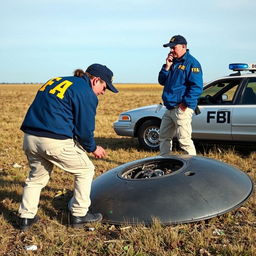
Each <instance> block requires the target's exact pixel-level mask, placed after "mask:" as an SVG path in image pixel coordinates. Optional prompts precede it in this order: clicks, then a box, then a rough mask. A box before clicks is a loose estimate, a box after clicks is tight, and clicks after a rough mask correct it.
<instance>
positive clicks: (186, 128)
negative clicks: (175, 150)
mask: <svg viewBox="0 0 256 256" xmlns="http://www.w3.org/2000/svg"><path fill="white" fill-rule="evenodd" d="M193 113H194V110H193V109H191V108H186V110H185V111H182V110H181V109H180V108H178V107H176V108H174V109H171V110H166V112H165V113H164V115H163V117H162V122H161V126H160V135H159V141H160V155H161V156H168V155H169V154H170V151H171V150H172V139H173V137H174V136H175V135H176V136H177V139H178V141H179V143H180V147H181V148H182V149H183V150H184V151H185V152H186V153H187V154H189V155H196V150H195V146H194V143H193V141H192V139H191V133H192V126H191V122H192V115H193Z"/></svg>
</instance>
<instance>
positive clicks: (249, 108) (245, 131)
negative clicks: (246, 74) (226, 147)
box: [232, 77, 256, 142]
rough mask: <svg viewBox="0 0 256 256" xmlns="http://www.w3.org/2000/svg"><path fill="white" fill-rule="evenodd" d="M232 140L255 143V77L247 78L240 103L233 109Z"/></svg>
mask: <svg viewBox="0 0 256 256" xmlns="http://www.w3.org/2000/svg"><path fill="white" fill-rule="evenodd" d="M232 138H233V140H235V141H251V142H253V141H256V77H252V78H248V83H247V85H246V86H245V88H244V89H243V92H242V94H241V98H240V101H239V103H238V105H236V106H235V107H234V109H233V118H232Z"/></svg>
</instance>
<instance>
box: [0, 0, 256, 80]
mask: <svg viewBox="0 0 256 256" xmlns="http://www.w3.org/2000/svg"><path fill="white" fill-rule="evenodd" d="M255 10H256V1H253V0H208V1H205V0H194V1H190V0H183V1H177V0H175V1H173V0H165V1H163V0H123V1H122V0H108V1H103V0H102V1H100V0H93V1H92V0H91V1H87V0H36V1H35V0H23V1H20V0H13V1H3V2H2V3H1V16H0V29H1V30H0V31H1V40H0V82H28V83H30V82H45V81H46V80H48V79H49V78H51V77H56V76H68V75H71V74H72V73H73V71H74V70H75V69H76V68H82V69H85V68H86V67H87V66H88V65H90V64H92V63H101V64H105V65H107V66H108V67H109V68H110V69H111V70H112V71H113V72H114V82H116V83H136V82H139V83H156V82H157V76H158V72H159V70H160V68H161V66H162V64H163V63H164V61H165V58H166V55H167V53H168V49H167V48H164V47H162V45H163V44H164V43H167V42H168V41H169V39H170V38H171V37H172V36H173V35H176V34H181V35H183V36H184V37H185V38H186V39H187V41H188V48H189V49H190V53H191V54H192V55H193V56H194V57H196V58H197V59H198V60H199V61H200V63H201V65H202V68H203V72H204V82H209V81H210V80H212V79H214V78H216V77H219V76H223V75H226V74H228V73H229V70H228V64H229V63H231V62H249V63H253V62H256V49H255V48H256V47H255V46H256V33H255V25H256V19H255Z"/></svg>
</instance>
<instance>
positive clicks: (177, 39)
mask: <svg viewBox="0 0 256 256" xmlns="http://www.w3.org/2000/svg"><path fill="white" fill-rule="evenodd" d="M177 44H187V40H186V39H185V38H184V37H183V36H181V35H176V36H173V37H172V38H171V39H170V42H169V43H167V44H164V45H163V47H173V46H175V45H177Z"/></svg>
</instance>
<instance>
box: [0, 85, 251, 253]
mask: <svg viewBox="0 0 256 256" xmlns="http://www.w3.org/2000/svg"><path fill="white" fill-rule="evenodd" d="M39 86H40V85H37V84H35V85H31V84H30V85H25V84H18V85H12V84H8V85H7V84H1V85H0V105H1V107H0V109H1V119H0V120H1V121H0V131H1V139H0V174H1V175H0V213H1V214H0V255H8V256H10V255H71V256H73V255H111V256H116V255H127V256H128V255H129V256H131V255H137V256H144V255H150V256H166V255H170V256H171V255H173V256H175V255H176V256H179V255H203V256H207V255H230V256H231V255H232V256H233V255H244V256H245V255H256V195H255V193H254V194H253V196H252V197H251V198H250V199H249V201H247V202H246V203H245V204H244V205H243V206H242V207H240V208H239V209H237V210H235V211H232V212H229V213H227V214H224V215H222V216H220V217H216V218H213V219H210V220H207V221H201V222H197V223H192V224H186V225H185V224H183V225H173V226H168V227H163V226H161V224H160V223H159V222H158V221H157V220H156V221H155V222H154V225H153V226H152V227H145V226H142V225H140V226H136V227H130V226H111V225H107V224H97V225H91V226H90V227H94V228H95V229H94V230H91V231H90V230H88V227H85V228H84V229H72V228H70V227H68V226H67V225H66V221H67V217H66V210H65V209H66V203H67V195H68V193H67V192H69V191H71V190H72V185H73V177H72V176H71V175H69V174H67V173H64V172H63V171H61V170H59V169H57V168H56V169H54V172H53V175H52V178H51V180H50V182H49V183H48V185H47V187H46V188H44V189H43V191H42V194H41V200H40V207H39V212H38V215H39V217H40V221H39V223H37V224H35V225H34V226H33V227H32V228H31V229H30V230H29V231H27V232H21V231H19V230H17V229H16V228H17V209H18V206H19V203H20V200H21V195H22V185H23V182H24V180H25V178H26V176H27V173H28V164H27V161H26V158H25V156H24V154H23V152H22V139H23V134H22V132H21V131H20V130H19V127H20V125H21V122H22V120H23V118H24V115H25V113H26V111H27V109H28V107H29V105H30V104H31V102H32V100H33V99H34V96H35V94H36V92H37V90H38V88H39ZM117 87H118V88H119V90H120V93H119V94H113V93H110V92H107V93H106V95H105V96H100V97H99V107H98V110H97V118H96V122H97V123H96V131H95V137H96V141H97V142H98V144H99V145H101V146H103V147H104V148H106V150H107V153H108V156H107V158H106V159H103V160H102V159H95V158H93V157H92V155H91V159H92V161H93V163H94V164H95V166H96V176H98V175H100V174H102V173H103V172H106V171H107V170H109V169H111V168H114V167H116V166H118V165H121V164H123V163H126V162H129V161H133V160H136V159H140V158H144V157H149V156H154V155H156V154H157V152H147V151H143V150H141V149H140V148H139V147H138V143H137V140H136V139H131V138H124V137H119V136H117V135H116V134H115V132H114V130H113V128H112V123H113V122H114V121H115V120H116V119H117V118H118V115H119V113H120V112H122V111H125V110H128V109H131V108H135V107H140V106H144V105H149V104H153V103H159V102H161V92H162V87H161V86H159V85H150V84H149V85H146V84H144V85H143V84H137V85H136V84H118V85H117ZM197 149H198V154H199V155H201V156H207V157H211V158H214V159H218V160H220V161H223V162H226V163H229V164H231V165H233V166H235V167H238V168H239V169H242V170H243V171H244V172H246V173H248V175H250V177H251V178H252V179H253V181H254V183H255V181H256V163H255V162H256V152H255V148H254V149H253V148H247V147H237V146H236V147H231V146H230V147H229V146H223V145H208V146H204V145H203V146H201V145H198V146H197ZM174 154H181V152H179V151H175V152H174ZM29 245H36V246H37V250H36V251H28V250H26V246H29Z"/></svg>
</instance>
